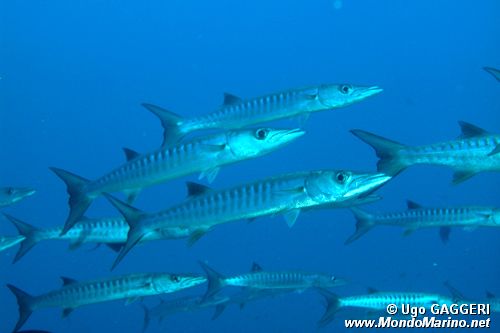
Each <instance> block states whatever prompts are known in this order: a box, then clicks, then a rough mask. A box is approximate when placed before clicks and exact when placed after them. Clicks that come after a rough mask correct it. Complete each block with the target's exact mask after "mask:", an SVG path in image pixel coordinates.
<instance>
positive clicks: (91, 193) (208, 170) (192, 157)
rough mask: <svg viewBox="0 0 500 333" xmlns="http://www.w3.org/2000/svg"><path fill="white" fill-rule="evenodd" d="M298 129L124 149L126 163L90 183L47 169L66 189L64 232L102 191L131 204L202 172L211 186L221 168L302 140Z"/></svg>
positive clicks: (227, 134) (244, 131)
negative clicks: (141, 150) (153, 189)
mask: <svg viewBox="0 0 500 333" xmlns="http://www.w3.org/2000/svg"><path fill="white" fill-rule="evenodd" d="M304 133H305V132H304V131H301V130H299V129H272V128H259V129H241V130H232V131H228V132H225V133H217V134H213V135H209V136H205V137H201V138H196V139H193V140H191V141H187V142H183V143H178V144H176V145H172V146H168V147H163V148H160V149H157V150H155V151H152V152H150V153H147V154H143V155H140V154H138V153H136V152H134V151H132V150H130V149H126V150H125V153H126V157H127V162H126V163H125V164H123V165H121V166H119V167H118V168H116V169H114V170H112V171H111V172H108V173H107V174H105V175H103V176H102V177H100V178H97V179H96V180H93V181H90V180H87V179H84V178H82V177H80V176H77V175H75V174H72V173H70V172H68V171H65V170H62V169H58V168H51V170H52V171H53V172H55V173H56V175H57V176H59V177H60V178H61V179H62V180H63V181H64V182H65V183H66V186H67V192H68V194H69V202H68V203H69V207H70V212H69V216H68V218H67V220H66V223H65V225H64V228H63V230H62V234H65V233H66V232H68V230H69V229H71V227H73V226H74V225H75V223H76V222H77V221H78V220H79V219H80V218H81V217H82V216H83V214H84V213H85V211H86V210H87V208H88V207H89V206H90V204H91V203H92V201H93V200H94V199H95V198H97V197H99V196H100V195H102V193H104V192H106V193H112V192H125V193H126V194H128V195H129V199H128V202H129V203H131V202H132V201H133V200H134V198H135V197H136V196H137V194H138V192H139V191H140V190H141V189H143V188H145V187H148V186H152V185H156V184H160V183H163V182H166V181H168V180H172V179H175V178H179V177H182V176H186V175H189V174H192V173H197V172H201V175H200V178H203V177H205V176H206V177H207V178H208V180H209V182H210V181H212V180H213V179H214V178H215V176H216V175H217V173H218V171H219V169H220V167H221V166H223V165H228V164H232V163H235V162H238V161H243V160H247V159H250V158H256V157H258V156H262V155H265V154H268V153H270V152H272V151H274V150H276V149H278V148H280V147H282V146H284V145H286V144H288V143H290V142H292V141H294V140H295V139H297V138H299V137H301V136H302V135H303V134H304Z"/></svg>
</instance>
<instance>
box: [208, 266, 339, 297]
mask: <svg viewBox="0 0 500 333" xmlns="http://www.w3.org/2000/svg"><path fill="white" fill-rule="evenodd" d="M199 263H200V265H201V267H202V268H203V270H204V271H205V273H206V274H207V281H208V288H207V292H206V293H205V296H204V299H210V298H211V297H213V296H214V295H215V294H217V293H218V292H219V291H220V290H221V289H222V288H223V287H225V286H233V287H244V288H251V289H264V290H269V289H271V290H276V289H286V290H288V291H290V290H293V291H300V292H302V291H304V290H306V289H310V288H331V287H337V286H342V285H345V284H346V283H347V282H346V280H344V279H341V278H338V277H337V276H335V275H331V274H324V273H311V272H303V271H278V272H269V271H264V270H263V269H262V268H261V267H260V266H259V265H258V264H254V266H253V267H252V271H251V272H250V273H246V274H239V275H233V276H228V277H224V276H223V275H221V274H219V273H218V272H216V271H215V270H213V269H212V268H211V267H209V266H208V265H207V264H206V263H204V262H202V261H200V262H199Z"/></svg>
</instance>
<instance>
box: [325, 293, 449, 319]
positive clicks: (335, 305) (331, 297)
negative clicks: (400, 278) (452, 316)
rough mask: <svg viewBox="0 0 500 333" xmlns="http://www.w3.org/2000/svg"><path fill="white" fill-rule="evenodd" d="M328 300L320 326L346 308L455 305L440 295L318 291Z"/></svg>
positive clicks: (374, 308) (383, 308)
mask: <svg viewBox="0 0 500 333" xmlns="http://www.w3.org/2000/svg"><path fill="white" fill-rule="evenodd" d="M318 291H319V292H320V293H321V294H322V295H323V296H324V297H325V299H326V303H327V305H326V311H325V313H324V314H323V317H322V318H321V319H320V321H319V322H318V324H319V325H320V326H324V325H326V324H328V323H329V322H331V321H332V320H333V319H334V316H335V314H336V313H337V312H338V311H339V310H340V309H341V308H345V307H356V308H363V309H368V310H375V311H385V310H386V309H387V306H388V305H389V304H396V306H397V307H398V309H401V305H402V304H409V305H410V306H414V307H425V308H427V309H429V308H430V307H431V306H432V305H433V304H447V305H449V304H453V303H454V301H455V300H454V299H453V298H452V297H447V296H442V295H439V294H430V293H418V292H378V291H373V292H372V293H370V294H366V295H359V296H349V297H338V296H337V295H335V294H334V293H332V292H330V291H328V290H325V289H318Z"/></svg>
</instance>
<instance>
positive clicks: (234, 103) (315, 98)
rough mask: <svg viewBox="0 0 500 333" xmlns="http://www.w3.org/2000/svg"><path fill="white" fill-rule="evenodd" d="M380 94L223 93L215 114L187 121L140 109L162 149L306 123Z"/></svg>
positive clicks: (333, 87)
mask: <svg viewBox="0 0 500 333" xmlns="http://www.w3.org/2000/svg"><path fill="white" fill-rule="evenodd" d="M380 92H382V89H381V88H379V87H377V86H371V87H366V86H354V85H350V84H323V85H320V86H312V87H307V88H301V89H292V90H287V91H281V92H277V93H274V94H269V95H265V96H260V97H257V98H251V99H242V98H239V97H237V96H234V95H232V94H228V93H226V94H225V95H224V103H223V105H222V106H221V107H220V108H218V109H217V110H216V111H214V112H211V113H208V114H205V115H202V116H198V117H194V118H190V119H186V118H183V117H181V116H179V115H176V114H175V113H172V112H170V111H167V110H165V109H162V108H160V107H158V106H156V105H152V104H143V106H144V107H146V108H147V109H148V110H149V111H151V112H152V113H154V114H155V115H157V116H158V117H159V118H160V120H161V122H162V126H163V128H164V141H163V144H164V145H165V144H167V143H172V142H176V141H178V140H180V139H182V138H183V137H184V136H185V135H187V134H189V133H191V132H194V131H198V130H206V129H230V128H242V127H245V126H249V125H254V124H259V123H263V122H269V121H273V120H278V119H283V118H290V117H301V118H302V119H306V118H307V117H308V116H309V114H310V113H312V112H316V111H324V110H332V109H337V108H340V107H344V106H348V105H350V104H353V103H356V102H360V101H362V100H364V99H366V98H368V97H370V96H373V95H376V94H378V93H380Z"/></svg>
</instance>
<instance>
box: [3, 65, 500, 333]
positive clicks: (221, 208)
mask: <svg viewBox="0 0 500 333" xmlns="http://www.w3.org/2000/svg"><path fill="white" fill-rule="evenodd" d="M484 70H485V71H487V72H488V73H490V74H491V75H493V76H494V77H495V78H496V79H497V80H499V81H500V74H499V73H500V71H499V70H497V69H495V68H492V67H485V68H484ZM381 92H382V88H380V87H378V86H358V85H352V84H322V85H319V86H312V87H306V88H300V89H290V90H287V91H281V92H277V93H272V94H268V95H264V96H260V97H256V98H250V99H242V98H240V97H237V96H235V95H232V94H228V93H226V94H225V95H224V102H223V105H222V106H221V107H219V108H218V109H216V110H215V111H213V112H210V113H207V114H204V115H200V116H197V117H193V118H190V119H188V118H184V117H182V116H180V115H177V114H175V113H172V112H170V111H167V110H165V109H163V108H161V107H159V106H156V105H153V104H147V103H145V104H143V106H144V107H145V108H146V109H147V110H149V111H151V112H152V113H153V114H155V115H156V116H158V118H159V119H160V121H161V124H162V126H163V129H164V140H163V144H162V146H161V147H160V148H158V149H157V150H154V151H151V152H148V153H144V154H142V153H138V152H135V151H133V150H131V149H127V148H125V149H124V151H125V156H126V162H125V163H124V164H122V165H120V166H117V167H115V168H114V169H112V170H111V171H109V172H108V173H106V174H104V175H102V176H101V177H99V178H97V179H94V180H88V179H85V178H83V177H81V176H78V175H76V174H74V173H71V172H69V171H66V170H63V169H60V168H56V167H51V168H50V169H51V170H52V171H53V172H54V173H55V174H56V175H57V176H58V177H59V178H61V180H62V181H63V182H64V183H65V184H66V187H67V192H68V196H69V200H68V204H69V215H68V217H67V220H66V222H65V224H64V225H61V226H56V227H52V228H48V229H39V228H37V227H35V226H32V225H31V224H29V223H27V222H25V221H22V220H20V219H18V218H16V217H14V216H11V215H8V214H5V213H4V214H3V215H4V217H5V218H6V219H7V220H8V221H10V222H11V223H12V224H13V226H14V227H15V228H16V229H17V230H18V233H19V234H18V235H16V236H0V251H4V250H7V249H9V248H11V247H14V246H16V245H18V244H19V250H18V252H17V254H16V255H15V258H14V262H17V261H18V260H20V259H21V258H22V257H23V256H24V255H26V253H27V252H28V251H29V250H31V249H32V248H33V247H34V246H35V245H36V244H37V243H39V242H42V241H45V240H63V241H69V242H70V248H71V249H75V248H78V247H79V246H80V245H82V244H85V243H95V244H96V245H97V246H99V245H101V244H104V245H107V246H109V247H110V248H112V249H113V250H115V251H116V252H117V253H118V256H117V258H116V260H115V262H114V263H113V265H112V268H114V267H116V266H117V265H118V264H119V263H120V262H121V261H122V260H123V259H124V258H125V256H126V255H127V253H129V251H130V250H132V249H133V247H134V246H135V245H137V244H139V243H141V244H142V243H145V242H149V241H155V240H168V239H181V238H183V239H186V240H187V241H188V244H189V245H193V244H194V243H195V242H196V241H197V240H198V239H199V238H200V237H202V236H204V235H205V234H206V233H208V232H209V231H211V230H213V229H214V228H216V227H217V226H218V225H220V224H224V223H229V222H235V221H241V220H252V219H255V218H258V217H262V216H274V215H282V216H283V217H284V219H285V221H286V223H287V224H288V226H289V227H292V226H293V225H294V224H295V222H296V220H297V219H298V217H299V215H300V212H301V211H303V210H311V209H330V208H349V209H351V211H352V213H353V214H354V217H355V219H356V222H357V223H356V230H355V232H354V234H353V235H352V236H351V237H349V239H347V241H346V244H349V243H351V242H353V241H355V240H357V239H359V238H360V237H361V236H362V235H364V234H365V233H367V232H368V231H369V230H370V229H372V228H373V227H375V226H382V225H383V226H397V227H401V228H404V229H405V234H409V233H412V232H413V231H415V230H417V229H422V228H439V235H440V237H441V239H442V241H444V242H446V241H447V240H448V237H449V234H450V230H451V228H452V227H462V228H465V229H475V228H477V227H499V226H500V209H499V208H496V207H475V206H463V207H425V206H422V205H419V204H417V203H415V202H413V201H408V210H407V211H401V212H390V213H376V214H375V213H369V212H368V211H365V210H364V209H361V208H358V207H357V206H359V205H363V204H367V203H370V202H372V201H375V200H379V199H380V198H379V197H378V196H377V195H374V194H373V193H374V191H376V190H377V189H378V188H380V187H381V186H383V185H384V184H385V183H386V182H387V181H389V180H390V179H392V178H393V177H395V176H396V175H397V174H399V173H400V172H402V171H403V170H404V169H406V168H408V167H410V166H413V165H419V164H427V165H429V164H433V165H442V166H447V167H450V168H452V169H453V170H454V177H453V183H456V184H458V183H460V182H463V181H465V180H467V179H469V178H470V177H472V176H474V175H475V174H477V173H479V172H484V171H500V135H496V134H491V133H489V132H487V131H486V130H484V129H482V128H480V127H477V126H475V125H472V124H470V123H467V122H464V121H460V122H459V125H460V127H461V130H462V135H461V136H460V137H459V138H458V139H455V140H452V141H447V142H441V143H434V144H428V145H423V146H406V145H403V144H401V143H398V142H395V141H392V140H389V139H385V138H383V137H381V136H378V135H375V134H372V133H370V132H367V131H364V130H360V129H355V130H352V131H351V132H352V133H353V134H354V135H355V136H357V137H358V138H360V139H361V140H362V141H364V142H366V143H368V144H369V145H370V146H372V147H373V149H374V150H375V152H376V154H377V156H378V157H379V159H380V160H379V162H378V165H377V166H378V171H377V172H360V171H353V170H336V169H329V170H312V171H303V172H297V173H289V174H282V175H274V176H270V177H268V178H265V179H260V180H255V181H253V182H250V183H245V184H235V185H233V186H231V187H228V188H225V189H212V188H210V187H208V186H206V185H202V184H199V183H194V182H187V183H186V185H187V191H188V196H187V198H186V199H184V200H183V201H179V202H178V203H175V204H173V205H171V206H169V207H165V208H164V209H163V210H161V211H158V212H145V211H142V210H140V209H138V208H136V207H134V206H132V205H133V202H134V199H135V198H136V197H137V195H138V194H139V192H140V191H141V190H143V189H144V188H146V187H150V186H153V185H156V184H160V183H164V182H167V181H169V180H172V179H177V178H180V177H184V176H187V175H190V174H199V179H203V178H206V179H207V181H208V183H211V182H212V181H213V180H214V178H215V177H216V176H217V174H218V173H219V170H220V169H221V167H222V166H226V165H229V164H232V163H236V162H240V161H244V160H248V159H253V158H257V157H259V156H263V155H265V154H270V153H272V152H273V151H275V150H277V149H281V148H283V147H284V146H285V145H288V144H290V143H292V142H293V141H295V140H297V139H298V138H300V137H301V136H303V135H304V134H305V131H304V130H302V129H300V128H288V129H282V128H270V127H258V128H249V127H248V126H250V125H257V124H258V125H260V124H261V123H266V122H270V121H274V120H278V119H284V118H291V117H300V119H301V121H302V122H303V121H304V120H305V119H307V117H308V116H309V115H310V114H311V113H313V112H317V111H326V110H333V109H337V108H342V107H346V106H348V105H351V104H354V103H358V102H361V101H363V100H365V99H367V98H369V97H371V96H374V95H377V94H379V93H381ZM206 129H212V130H214V129H215V130H218V132H216V133H214V134H210V135H202V136H193V135H191V134H192V133H195V132H198V131H202V130H206ZM187 137H189V138H187ZM35 192H36V191H35V190H34V189H32V188H21V187H19V188H15V187H5V188H0V207H7V206H9V205H12V204H14V203H16V202H18V201H20V200H23V199H24V198H27V197H29V196H31V195H33V194H35ZM117 192H121V193H122V194H124V195H125V196H126V202H125V201H122V200H120V199H117V198H116V197H115V196H114V193H117ZM99 196H104V197H106V198H107V199H108V201H109V202H110V204H111V205H112V206H114V207H115V208H116V210H117V212H118V213H119V216H114V217H101V218H88V217H86V216H85V215H84V214H85V212H86V210H87V208H88V207H89V206H90V205H91V204H92V202H93V200H94V199H95V198H97V197H99ZM187 250H189V249H187ZM199 264H200V269H201V270H202V271H203V272H204V274H191V273H172V272H165V273H131V274H128V275H120V276H111V277H104V278H97V279H95V280H92V281H77V280H74V279H71V278H67V277H62V281H63V286H62V287H61V288H60V289H57V290H53V291H49V292H46V293H44V294H41V295H38V296H32V295H30V294H28V293H27V292H25V291H23V290H21V289H19V288H18V287H16V286H14V285H11V284H9V285H7V286H8V288H9V289H10V290H11V291H12V293H13V294H14V295H15V297H16V299H17V303H18V307H19V319H18V321H17V323H16V324H15V327H14V329H13V332H20V331H19V330H20V329H21V327H22V326H23V325H24V324H25V322H26V321H27V320H28V318H29V317H30V315H31V314H32V312H34V311H36V310H38V309H41V308H48V307H60V308H62V310H63V317H66V316H68V315H69V314H70V313H71V312H72V311H73V310H74V309H76V308H78V307H80V306H83V305H89V304H96V303H101V302H107V301H112V300H118V299H123V300H125V301H126V302H127V303H130V302H133V301H135V300H138V299H142V298H143V297H145V296H158V295H163V294H169V293H176V292H179V291H182V290H185V289H188V288H192V287H195V286H198V285H201V284H207V290H206V293H205V294H204V295H198V296H184V297H179V298H176V299H172V300H167V301H165V300H162V301H161V303H160V304H159V305H157V306H156V307H152V308H147V307H146V306H144V305H142V307H143V309H144V312H145V317H144V329H146V328H147V327H148V326H149V324H150V320H151V318H158V319H159V320H161V319H163V318H164V317H166V316H168V315H172V314H174V313H177V312H188V311H195V310H198V309H205V308H214V309H215V312H214V316H213V319H215V318H217V317H218V316H219V315H221V313H222V312H223V310H224V309H225V307H226V306H228V305H230V304H237V305H239V306H240V307H243V306H244V305H245V304H246V303H247V302H250V301H255V300H259V299H262V298H266V297H278V296H280V295H283V294H286V293H301V292H303V291H305V290H309V289H311V290H315V291H317V292H319V293H320V294H321V295H322V296H324V298H325V299H326V310H325V313H324V315H323V317H322V318H321V319H320V320H319V322H318V324H319V325H320V326H323V325H326V324H328V323H329V322H331V321H332V320H333V319H334V316H335V314H336V313H337V312H338V311H339V310H340V309H341V308H347V307H355V308H361V309H365V310H366V311H371V312H373V311H375V312H376V311H379V312H381V311H383V310H385V308H386V306H387V304H388V303H395V304H411V305H414V306H423V307H430V306H431V305H432V304H434V303H444V304H451V303H453V302H455V303H457V302H459V303H460V302H467V301H481V302H485V303H488V304H490V305H491V308H492V311H495V312H498V311H499V310H500V306H499V300H498V299H497V298H495V297H494V295H492V294H491V293H487V297H486V298H485V299H481V300H478V299H474V298H467V297H464V296H463V295H461V294H460V293H459V292H458V291H457V290H456V289H454V288H453V287H451V285H447V286H448V287H449V289H450V295H439V294H433V293H426V292H422V291H412V292H408V291H374V290H371V291H370V292H369V293H367V294H365V295H350V296H344V297H340V296H337V294H336V293H333V292H331V291H329V290H327V289H329V288H333V287H339V286H342V285H344V284H346V283H348V278H347V277H338V276H337V275H335V274H332V273H319V272H306V271H296V270H290V271H272V270H264V269H263V268H262V267H260V265H258V264H257V263H254V264H253V265H252V267H251V270H250V271H249V272H246V273H239V274H235V275H227V276H226V275H222V274H221V273H219V272H217V271H216V270H214V269H213V268H212V267H210V266H209V265H208V264H207V263H206V262H204V261H200V262H199ZM231 287H233V288H232V289H235V290H236V289H237V290H239V291H237V292H233V293H229V294H221V293H220V291H221V290H222V289H231ZM234 287H237V288H234ZM233 291H234V290H233Z"/></svg>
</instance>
